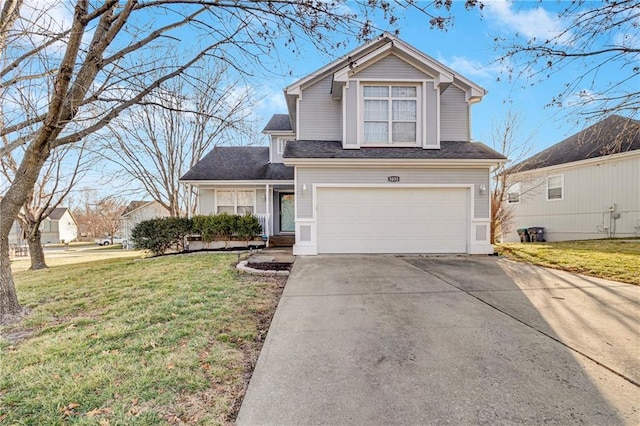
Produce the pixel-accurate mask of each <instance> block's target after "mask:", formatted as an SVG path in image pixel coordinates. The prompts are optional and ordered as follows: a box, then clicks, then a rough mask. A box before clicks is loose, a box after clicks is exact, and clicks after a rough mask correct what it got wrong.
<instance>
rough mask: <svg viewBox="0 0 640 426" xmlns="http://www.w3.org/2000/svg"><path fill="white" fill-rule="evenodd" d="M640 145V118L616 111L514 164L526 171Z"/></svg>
mask: <svg viewBox="0 0 640 426" xmlns="http://www.w3.org/2000/svg"><path fill="white" fill-rule="evenodd" d="M638 149H640V121H637V120H633V119H631V118H627V117H622V116H619V115H612V116H610V117H607V118H605V119H604V120H602V121H599V122H597V123H596V124H594V125H592V126H590V127H587V128H586V129H584V130H582V131H580V132H578V133H576V134H575V135H573V136H569V137H568V138H566V139H565V140H563V141H561V142H558V143H557V144H555V145H553V146H551V147H549V148H547V149H545V150H544V151H542V152H540V153H538V154H536V155H534V156H532V157H529V158H528V159H526V160H524V161H522V162H521V163H519V164H516V165H515V166H513V167H511V170H512V171H516V172H524V171H527V170H533V169H540V168H542V167H549V166H556V165H558V164H565V163H572V162H574V161H581V160H587V159H589V158H597V157H602V156H605V155H609V154H618V153H622V152H627V151H635V150H638Z"/></svg>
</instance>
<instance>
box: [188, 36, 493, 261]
mask: <svg viewBox="0 0 640 426" xmlns="http://www.w3.org/2000/svg"><path fill="white" fill-rule="evenodd" d="M485 94H486V91H485V90H484V89H483V88H482V87H480V86H478V85H477V84H475V83H473V82H472V81H470V80H468V79H466V78H465V77H463V76H461V75H459V74H458V73H456V72H455V71H453V70H451V69H450V68H448V67H446V66H444V65H443V64H441V63H439V62H438V61H436V60H434V59H433V58H431V57H429V56H427V55H425V54H424V53H422V52H420V51H418V50H417V49H415V48H414V47H412V46H410V45H408V44H407V43H405V42H403V41H402V40H400V39H398V38H396V37H394V36H391V35H389V34H383V35H382V36H380V37H379V38H377V39H375V40H373V41H371V42H369V43H367V44H365V45H363V46H361V47H359V48H357V49H355V50H354V51H352V52H350V53H349V54H347V55H346V56H344V57H342V58H341V59H338V60H336V61H334V62H332V63H330V64H328V65H326V66H325V67H323V68H321V69H319V70H317V71H315V72H313V73H311V74H310V75H308V76H307V77H305V78H303V79H301V80H299V81H297V82H295V83H293V84H291V85H290V86H288V87H287V88H286V89H285V90H284V96H285V98H286V103H287V108H288V112H287V114H277V115H274V116H273V118H272V119H271V120H270V121H269V123H268V124H267V126H266V127H265V128H264V133H266V134H267V135H269V138H270V144H269V146H268V147H216V148H215V149H213V150H212V151H211V152H210V153H209V154H207V155H206V156H205V157H204V158H203V159H202V161H200V162H199V163H198V164H196V165H195V166H194V167H193V168H192V169H191V170H190V171H189V172H187V173H186V174H185V175H184V176H183V177H182V179H181V180H182V181H183V182H185V183H187V184H189V185H191V186H193V187H195V188H197V191H198V194H199V204H198V206H199V212H200V213H202V214H207V213H222V212H228V213H238V214H243V213H247V212H249V213H253V214H256V215H257V216H258V217H259V218H261V221H262V223H263V229H264V232H265V233H266V235H268V236H274V235H275V236H277V235H292V236H295V245H294V247H293V249H294V254H296V255H315V254H319V253H473V254H483V253H493V247H492V246H491V244H490V243H489V221H490V219H489V218H490V214H489V209H490V202H489V192H490V191H489V186H490V182H489V176H490V173H489V172H490V169H491V167H493V166H495V165H496V164H497V163H500V162H503V161H505V157H504V156H502V155H500V154H499V153H497V152H495V151H493V150H492V149H490V148H488V147H487V146H486V145H483V144H482V143H479V142H472V141H471V106H472V105H473V104H474V103H476V102H479V101H481V100H482V97H483V96H484V95H485Z"/></svg>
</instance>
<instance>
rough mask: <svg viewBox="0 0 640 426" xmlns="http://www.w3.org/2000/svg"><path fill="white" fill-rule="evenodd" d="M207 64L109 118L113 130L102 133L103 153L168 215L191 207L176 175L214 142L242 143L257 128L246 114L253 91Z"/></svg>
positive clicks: (252, 102)
mask: <svg viewBox="0 0 640 426" xmlns="http://www.w3.org/2000/svg"><path fill="white" fill-rule="evenodd" d="M210 69H211V71H209V72H207V73H200V74H201V75H199V76H198V77H197V78H196V79H195V81H194V83H193V84H188V83H189V82H188V81H186V80H184V79H178V80H175V81H174V82H172V83H171V84H169V85H168V86H167V88H165V89H164V90H163V91H162V93H161V94H160V95H161V96H155V95H154V96H149V97H147V98H145V99H144V100H143V102H142V103H141V104H140V105H137V106H136V107H134V108H131V109H130V110H129V111H127V113H125V114H122V115H121V116H120V117H119V118H118V119H116V120H114V121H112V123H111V124H110V125H109V128H110V130H111V132H110V133H107V134H105V140H106V143H105V148H106V149H105V150H103V153H104V156H105V157H106V158H107V159H110V160H111V161H114V162H116V163H117V164H118V165H119V167H121V168H122V169H123V171H124V172H125V173H126V175H128V176H129V177H130V178H131V179H133V180H134V181H136V182H138V183H139V184H140V185H141V186H142V187H143V188H144V189H145V191H146V193H148V194H149V195H151V197H152V198H153V199H154V200H155V201H157V202H158V203H160V205H162V206H163V207H165V208H166V209H167V210H168V211H169V214H170V215H171V216H181V215H186V214H187V209H188V207H189V206H191V208H192V209H194V208H195V202H193V201H194V200H193V198H194V197H192V196H191V194H188V192H187V191H185V190H184V188H182V187H181V186H180V184H179V182H178V179H180V176H182V175H183V174H184V173H186V172H187V171H188V170H189V169H190V168H191V167H193V166H194V165H195V164H196V163H197V162H198V161H199V160H200V159H201V158H202V157H203V155H204V154H205V153H206V152H207V151H209V149H211V147H212V146H213V145H214V144H215V143H219V142H224V143H225V144H229V143H230V142H234V140H236V141H237V142H238V143H242V142H244V141H245V140H251V138H252V137H253V135H255V134H257V133H258V132H257V129H256V128H255V126H254V125H253V124H254V123H252V121H251V117H250V116H251V113H252V109H253V107H254V106H255V99H256V96H255V94H254V93H251V92H250V91H249V90H248V89H246V88H243V87H242V86H241V85H240V84H239V83H238V82H237V81H232V82H227V81H226V77H225V76H226V69H224V68H217V69H216V67H215V64H214V65H212V66H211V67H210ZM214 70H215V71H214ZM190 196H191V198H192V200H189V199H188V198H189V197H190ZM190 201H191V202H190ZM194 211H195V210H194Z"/></svg>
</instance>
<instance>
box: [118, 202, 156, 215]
mask: <svg viewBox="0 0 640 426" xmlns="http://www.w3.org/2000/svg"><path fill="white" fill-rule="evenodd" d="M149 203H151V201H132V202H130V203H129V205H128V206H127V208H126V209H124V211H123V212H122V215H121V216H126V215H128V214H129V213H131V212H132V211H134V210H138V209H139V208H140V207H142V206H144V205H147V204H149Z"/></svg>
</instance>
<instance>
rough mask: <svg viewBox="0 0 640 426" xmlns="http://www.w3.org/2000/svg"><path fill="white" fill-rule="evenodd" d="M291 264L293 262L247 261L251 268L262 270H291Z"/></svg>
mask: <svg viewBox="0 0 640 426" xmlns="http://www.w3.org/2000/svg"><path fill="white" fill-rule="evenodd" d="M291 265H292V264H291V263H287V262H263V263H247V266H248V267H249V268H253V269H259V270H261V271H290V270H291Z"/></svg>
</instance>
